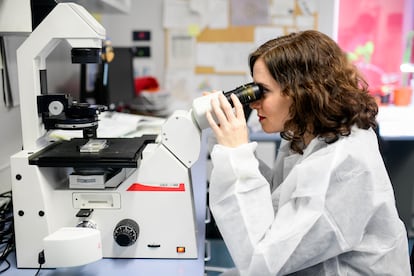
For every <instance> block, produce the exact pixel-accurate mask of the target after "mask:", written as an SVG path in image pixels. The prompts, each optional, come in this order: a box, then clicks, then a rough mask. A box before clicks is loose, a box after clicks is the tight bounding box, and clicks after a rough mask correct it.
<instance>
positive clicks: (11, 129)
mask: <svg viewBox="0 0 414 276" xmlns="http://www.w3.org/2000/svg"><path fill="white" fill-rule="evenodd" d="M23 40H24V37H20V36H11V37H10V36H6V37H5V46H6V58H7V63H8V69H9V72H8V74H9V77H10V82H11V91H12V94H13V98H14V100H15V101H18V86H17V67H16V52H15V51H16V49H17V48H18V46H19V45H20V44H21V43H22V42H23ZM0 94H1V101H0V193H3V192H6V191H10V190H11V172H10V156H11V155H12V154H14V153H16V152H18V151H19V150H21V149H22V130H21V122H20V108H19V106H15V107H13V108H9V107H6V106H5V104H4V101H3V91H2V88H1V87H0Z"/></svg>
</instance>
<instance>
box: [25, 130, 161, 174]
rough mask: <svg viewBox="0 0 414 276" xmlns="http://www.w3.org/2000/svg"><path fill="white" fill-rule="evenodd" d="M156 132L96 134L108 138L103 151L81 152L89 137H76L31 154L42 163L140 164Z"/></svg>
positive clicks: (35, 162) (78, 165)
mask: <svg viewBox="0 0 414 276" xmlns="http://www.w3.org/2000/svg"><path fill="white" fill-rule="evenodd" d="M155 138H156V135H143V136H141V137H134V138H95V139H98V140H106V141H107V144H108V146H107V147H106V148H104V149H102V150H100V151H99V152H81V151H80V148H81V147H82V146H83V145H85V144H86V143H87V142H88V141H89V139H85V138H73V139H71V140H69V141H58V142H54V143H53V144H51V145H49V146H47V147H46V148H44V149H42V150H40V151H38V152H36V153H34V154H32V155H31V156H30V157H29V164H30V165H37V166H39V167H76V168H91V167H94V168H136V167H137V160H138V158H140V155H141V152H142V151H143V150H144V148H145V146H146V145H147V144H149V143H153V142H154V141H155Z"/></svg>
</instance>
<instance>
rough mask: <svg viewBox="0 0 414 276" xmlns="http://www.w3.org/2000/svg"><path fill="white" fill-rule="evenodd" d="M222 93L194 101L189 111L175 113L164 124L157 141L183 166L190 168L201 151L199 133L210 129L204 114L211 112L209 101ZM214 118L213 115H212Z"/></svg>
mask: <svg viewBox="0 0 414 276" xmlns="http://www.w3.org/2000/svg"><path fill="white" fill-rule="evenodd" d="M219 93H223V92H222V91H217V92H215V93H211V94H209V95H206V96H202V97H198V98H196V99H194V101H193V103H192V108H191V109H190V110H189V111H183V110H178V111H175V112H174V113H173V114H172V115H171V116H170V117H169V118H168V119H167V120H166V122H165V123H164V125H163V126H162V129H161V133H160V136H159V139H161V144H163V145H164V146H165V147H166V148H167V149H168V150H169V151H170V152H171V153H172V154H173V155H174V156H175V157H176V158H177V159H179V160H180V161H181V162H182V163H183V164H184V166H186V167H188V168H190V167H191V166H192V165H193V164H194V163H195V162H196V161H197V160H198V157H199V154H200V150H201V131H202V130H203V129H206V128H208V127H210V125H209V123H208V121H207V119H206V112H207V111H210V110H211V105H210V103H211V99H213V98H216V97H218V95H219ZM213 116H214V115H213Z"/></svg>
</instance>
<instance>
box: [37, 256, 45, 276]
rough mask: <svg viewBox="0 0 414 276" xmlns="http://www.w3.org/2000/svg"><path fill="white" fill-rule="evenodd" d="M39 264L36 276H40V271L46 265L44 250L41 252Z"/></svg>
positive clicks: (38, 259)
mask: <svg viewBox="0 0 414 276" xmlns="http://www.w3.org/2000/svg"><path fill="white" fill-rule="evenodd" d="M37 262H38V263H39V268H38V269H37V272H36V274H35V276H37V275H39V273H40V269H42V265H43V264H44V263H45V251H44V250H42V251H40V252H39V256H38V258H37Z"/></svg>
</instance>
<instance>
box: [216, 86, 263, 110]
mask: <svg viewBox="0 0 414 276" xmlns="http://www.w3.org/2000/svg"><path fill="white" fill-rule="evenodd" d="M223 94H224V96H226V98H227V100H228V101H229V102H230V104H231V106H233V101H232V100H231V98H230V96H231V94H235V95H236V96H237V98H239V100H240V102H241V103H242V104H243V105H246V104H249V103H251V102H254V101H256V100H258V99H260V98H261V97H262V95H263V90H262V89H261V87H260V86H258V85H257V84H255V83H254V82H251V83H247V84H243V85H242V86H239V87H237V88H236V89H233V90H231V91H227V92H223Z"/></svg>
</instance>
